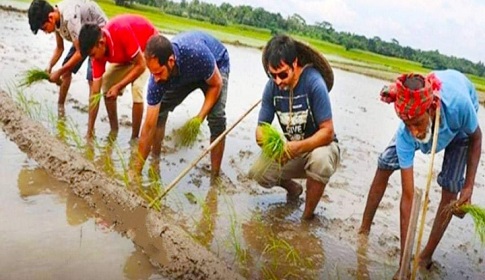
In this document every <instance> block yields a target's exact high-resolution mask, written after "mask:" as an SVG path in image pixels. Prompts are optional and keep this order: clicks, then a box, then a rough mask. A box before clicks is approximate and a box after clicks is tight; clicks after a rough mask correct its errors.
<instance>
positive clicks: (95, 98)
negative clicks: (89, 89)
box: [89, 92, 104, 108]
mask: <svg viewBox="0 0 485 280" xmlns="http://www.w3.org/2000/svg"><path fill="white" fill-rule="evenodd" d="M103 96H104V94H103V93H102V92H98V93H94V94H93V95H92V96H91V97H90V98H89V108H93V107H96V106H98V105H99V102H101V99H103Z"/></svg>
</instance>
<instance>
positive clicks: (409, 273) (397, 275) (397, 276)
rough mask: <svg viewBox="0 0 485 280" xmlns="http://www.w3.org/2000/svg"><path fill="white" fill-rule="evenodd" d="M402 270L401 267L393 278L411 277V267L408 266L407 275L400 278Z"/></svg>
mask: <svg viewBox="0 0 485 280" xmlns="http://www.w3.org/2000/svg"><path fill="white" fill-rule="evenodd" d="M400 272H401V268H399V269H398V270H397V271H396V273H395V274H394V276H393V277H392V280H407V279H410V278H411V267H409V268H408V271H407V273H406V274H407V275H405V276H404V277H403V278H399V274H400Z"/></svg>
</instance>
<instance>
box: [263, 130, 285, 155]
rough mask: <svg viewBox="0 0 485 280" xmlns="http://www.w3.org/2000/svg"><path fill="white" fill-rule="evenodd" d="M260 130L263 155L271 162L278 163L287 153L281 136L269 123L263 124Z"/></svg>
mask: <svg viewBox="0 0 485 280" xmlns="http://www.w3.org/2000/svg"><path fill="white" fill-rule="evenodd" d="M260 128H261V149H262V152H263V155H264V156H266V157H267V158H270V159H272V160H273V161H276V162H280V161H281V159H282V158H283V156H284V155H285V154H286V153H287V151H286V150H285V140H284V138H283V136H282V135H281V134H280V133H279V132H278V130H276V128H275V127H273V126H272V125H271V124H269V123H263V124H262V125H260Z"/></svg>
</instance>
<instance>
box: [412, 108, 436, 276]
mask: <svg viewBox="0 0 485 280" xmlns="http://www.w3.org/2000/svg"><path fill="white" fill-rule="evenodd" d="M440 109H441V108H440V106H438V108H437V109H436V116H435V120H434V131H433V144H432V146H431V162H430V163H429V170H428V178H427V180H426V192H425V193H424V202H423V212H422V213H421V223H420V225H419V232H418V244H417V245H416V254H419V251H420V250H421V239H422V238H423V230H424V223H425V220H426V212H427V211H428V201H429V188H430V186H431V177H432V175H433V163H434V155H435V153H436V145H437V144H438V134H439V128H440V111H441V110H440ZM406 242H407V241H406ZM411 245H412V244H411ZM418 258H419V256H417V255H416V256H414V262H413V273H412V274H411V279H412V280H414V279H416V272H417V270H418ZM405 265H406V266H407V265H408V264H405Z"/></svg>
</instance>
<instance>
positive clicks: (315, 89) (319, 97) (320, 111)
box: [308, 71, 332, 125]
mask: <svg viewBox="0 0 485 280" xmlns="http://www.w3.org/2000/svg"><path fill="white" fill-rule="evenodd" d="M309 74H310V77H309V85H310V87H309V88H310V90H309V94H308V95H309V99H310V106H311V108H312V112H313V115H314V118H315V121H316V123H317V125H318V124H320V123H322V122H323V121H326V120H329V119H332V106H331V103H330V97H329V94H328V90H327V86H326V85H325V82H324V80H323V78H322V76H321V75H320V73H318V72H317V71H312V72H310V73H309Z"/></svg>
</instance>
